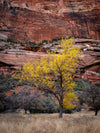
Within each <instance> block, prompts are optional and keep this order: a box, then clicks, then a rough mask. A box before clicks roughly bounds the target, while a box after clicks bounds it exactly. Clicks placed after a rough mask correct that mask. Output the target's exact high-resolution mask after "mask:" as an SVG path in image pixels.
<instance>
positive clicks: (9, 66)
mask: <svg viewBox="0 0 100 133" xmlns="http://www.w3.org/2000/svg"><path fill="white" fill-rule="evenodd" d="M64 36H74V37H75V38H76V37H78V39H76V40H75V43H76V45H77V46H78V45H79V46H80V47H81V49H82V50H83V52H84V56H82V57H80V64H79V69H80V73H81V74H82V78H87V79H89V80H91V81H94V82H100V0H89V1H87V0H0V72H5V73H8V72H12V71H15V70H16V69H17V68H19V67H20V66H21V65H23V63H24V62H27V61H33V59H39V57H40V56H45V55H46V53H44V52H46V51H45V49H47V47H50V49H51V50H53V49H55V47H58V48H59V47H60V46H59V45H55V43H58V42H54V44H53V43H49V44H46V45H43V46H42V48H43V49H41V48H40V47H37V48H36V47H35V48H30V47H25V46H22V45H20V43H19V44H18V43H13V42H29V41H30V42H33V41H35V42H41V41H42V40H52V39H54V38H60V37H64ZM79 38H82V39H79ZM84 38H88V39H84ZM89 38H91V39H89ZM25 50H33V52H29V51H25ZM34 51H35V52H36V51H38V52H37V53H35V52H34ZM40 52H42V53H40Z"/></svg>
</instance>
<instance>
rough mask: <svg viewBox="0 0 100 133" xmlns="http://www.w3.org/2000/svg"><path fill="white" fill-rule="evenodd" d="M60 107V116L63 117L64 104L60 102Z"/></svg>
mask: <svg viewBox="0 0 100 133" xmlns="http://www.w3.org/2000/svg"><path fill="white" fill-rule="evenodd" d="M59 109H60V112H59V118H62V117H63V106H62V104H60V107H59Z"/></svg>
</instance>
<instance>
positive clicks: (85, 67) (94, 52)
mask: <svg viewBox="0 0 100 133" xmlns="http://www.w3.org/2000/svg"><path fill="white" fill-rule="evenodd" d="M74 41H75V46H76V47H77V46H80V48H81V50H82V51H83V53H84V54H83V55H82V56H80V57H79V65H78V73H80V75H81V77H80V76H78V75H75V77H76V79H77V78H78V79H79V78H85V79H88V80H90V81H93V82H100V40H93V39H75V40H74ZM0 44H2V45H1V47H0V48H1V49H2V50H1V52H0V72H4V73H5V74H7V73H12V72H15V71H16V70H17V69H18V68H20V67H21V66H22V65H23V64H24V63H27V62H28V61H30V62H34V60H39V59H40V57H41V56H47V54H46V50H47V49H49V50H51V51H53V50H55V49H60V48H61V47H60V41H54V42H50V43H48V44H46V43H43V44H42V47H39V46H38V47H37V46H34V49H33V48H31V47H30V49H31V51H29V50H30V49H29V46H28V47H27V46H25V45H23V46H20V44H15V45H14V44H13V45H12V43H10V42H9V43H8V45H9V48H7V47H6V46H7V42H3V41H2V42H0ZM43 50H44V52H43Z"/></svg>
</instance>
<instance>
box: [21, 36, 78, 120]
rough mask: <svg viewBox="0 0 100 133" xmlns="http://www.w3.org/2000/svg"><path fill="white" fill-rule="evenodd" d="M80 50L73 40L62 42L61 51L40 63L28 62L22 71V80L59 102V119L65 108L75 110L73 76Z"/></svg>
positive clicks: (44, 58) (48, 56)
mask: <svg viewBox="0 0 100 133" xmlns="http://www.w3.org/2000/svg"><path fill="white" fill-rule="evenodd" d="M79 55H80V49H79V48H76V47H75V46H74V42H73V39H72V38H70V39H68V38H66V39H62V41H61V49H60V50H59V51H55V52H52V53H49V54H48V55H47V56H45V57H41V58H40V60H39V61H37V60H36V61H34V62H33V63H30V62H28V63H27V64H24V65H23V68H22V70H20V74H19V77H20V79H21V80H25V81H30V82H32V83H33V85H34V86H36V87H37V89H40V90H41V91H43V92H45V93H47V94H48V95H50V96H52V97H53V99H56V100H57V101H58V105H59V110H60V111H59V117H60V118H62V114H63V108H73V107H75V105H73V100H74V99H76V98H77V97H76V95H75V94H74V91H73V88H74V87H75V83H74V82H73V75H74V73H75V69H76V67H77V64H78V56H79Z"/></svg>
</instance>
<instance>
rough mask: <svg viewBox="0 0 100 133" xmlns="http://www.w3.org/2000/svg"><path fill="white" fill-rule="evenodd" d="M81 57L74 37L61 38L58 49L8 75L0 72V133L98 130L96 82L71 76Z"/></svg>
mask: <svg viewBox="0 0 100 133" xmlns="http://www.w3.org/2000/svg"><path fill="white" fill-rule="evenodd" d="M56 41H57V40H56V39H53V40H52V42H54V43H55V42H56ZM42 43H45V44H46V45H47V43H48V41H46V40H43V41H42ZM49 43H50V42H49ZM29 44H30V46H32V45H34V46H35V45H37V44H36V43H32V42H31V43H29ZM34 46H33V47H34ZM80 55H81V51H80V48H78V47H75V46H74V42H73V39H72V38H64V39H62V41H61V46H60V49H56V48H55V49H54V50H51V51H50V52H48V54H46V56H44V57H41V58H39V60H34V61H33V62H28V63H26V64H24V65H23V66H22V67H21V69H20V70H18V71H17V73H14V74H13V75H4V74H3V73H2V74H1V75H0V113H1V114H0V119H1V121H0V131H1V133H9V132H10V133H22V132H23V133H31V132H34V133H47V132H48V133H52V132H55V133H67V132H68V133H80V132H83V133H89V132H91V133H92V132H93V133H99V130H100V128H99V124H100V123H99V120H100V118H99V114H100V113H99V110H100V106H99V105H100V84H93V83H91V82H88V81H86V80H85V81H83V80H81V79H78V80H77V81H76V80H75V78H74V74H76V75H77V74H78V73H77V71H78V70H77V66H78V62H79V61H78V57H79V56H80ZM16 89H17V91H16ZM83 109H86V110H87V111H86V110H84V111H83ZM81 110H82V112H80V111H81ZM93 111H94V112H95V115H96V116H97V114H98V117H96V116H95V115H94V114H93ZM58 116H59V118H62V119H59V118H58ZM96 123H98V124H96ZM4 127H6V128H4Z"/></svg>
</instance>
